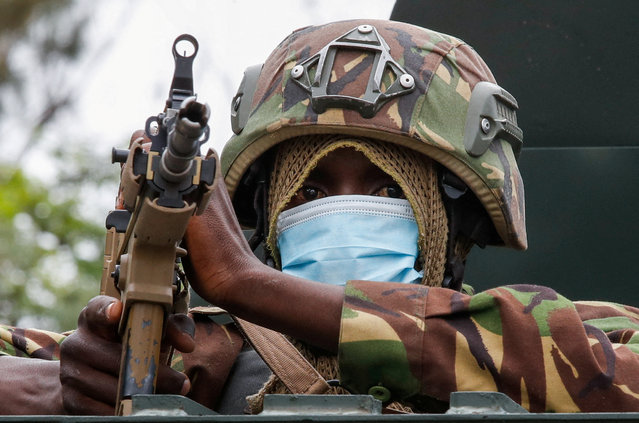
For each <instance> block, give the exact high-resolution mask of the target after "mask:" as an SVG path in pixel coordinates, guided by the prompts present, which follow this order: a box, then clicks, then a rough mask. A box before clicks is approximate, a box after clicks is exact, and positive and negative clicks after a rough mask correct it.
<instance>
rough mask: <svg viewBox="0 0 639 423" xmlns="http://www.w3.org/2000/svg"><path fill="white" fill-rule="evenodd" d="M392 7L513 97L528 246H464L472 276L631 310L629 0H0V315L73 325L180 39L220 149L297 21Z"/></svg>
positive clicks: (634, 33) (16, 321)
mask: <svg viewBox="0 0 639 423" xmlns="http://www.w3.org/2000/svg"><path fill="white" fill-rule="evenodd" d="M389 17H392V18H393V19H396V20H402V21H406V22H410V23H414V24H418V25H421V26H425V27H428V28H431V29H435V30H438V31H442V32H447V33H451V34H454V35H456V36H458V37H460V38H462V39H464V40H466V41H468V42H469V43H470V44H471V45H473V46H474V47H475V48H476V49H477V50H478V52H479V53H480V54H481V55H482V57H483V58H484V59H485V60H486V62H487V63H488V64H489V66H490V67H491V69H492V70H493V72H494V73H495V76H496V78H497V80H498V81H499V83H500V84H501V85H502V86H503V87H505V88H506V89H507V90H508V91H510V92H511V93H512V94H513V95H514V96H515V97H516V98H517V99H518V101H519V104H520V107H521V109H522V110H521V112H520V113H519V116H518V117H519V123H520V126H521V127H522V128H523V130H524V134H525V135H524V151H523V153H522V156H521V160H520V165H521V170H522V174H523V177H524V182H525V184H526V202H527V219H528V232H529V242H530V249H529V251H527V252H526V253H521V252H514V251H506V250H504V249H500V248H489V249H486V250H485V251H484V250H479V251H474V252H473V253H472V254H471V257H470V259H469V264H468V272H467V280H468V281H469V282H470V283H471V284H472V285H474V286H476V287H477V288H479V289H484V288H487V287H490V286H495V285H502V284H507V283H540V284H546V285H550V286H552V287H554V288H556V289H557V290H558V291H559V292H561V293H564V294H565V295H566V296H568V297H570V298H575V299H577V298H579V299H605V300H612V301H618V302H625V303H630V304H633V305H639V294H635V291H636V290H634V289H633V288H634V285H635V281H636V279H637V277H636V275H637V274H638V273H639V260H637V259H636V258H635V256H636V254H637V248H636V247H635V245H636V242H637V241H636V236H637V234H639V227H638V224H637V217H636V212H635V210H636V209H637V206H639V200H638V198H639V184H638V182H639V171H638V169H639V167H638V166H637V163H638V161H639V136H638V135H637V133H638V131H639V119H637V117H636V114H637V111H638V110H637V109H638V107H637V106H636V102H637V98H638V97H639V78H638V77H637V75H639V55H637V54H636V45H635V43H636V41H637V40H639V29H638V28H639V26H637V25H636V23H637V22H639V6H637V5H636V2H634V1H623V0H617V1H616V2H613V3H610V4H606V5H603V4H602V2H600V1H594V0H564V1H562V2H555V1H554V0H553V1H550V0H540V1H535V2H532V1H521V2H512V1H508V0H482V1H470V0H447V1H446V2H442V1H439V0H438V1H431V0H421V1H414V0H397V2H396V1H395V0H349V1H347V2H346V1H343V0H322V1H314V0H269V1H268V2H266V1H251V0H227V1H204V0H202V1H196V0H181V1H180V2H179V5H178V2H175V1H168V0H153V1H152V0H138V1H126V0H111V1H107V0H92V1H88V0H86V1H81V0H0V148H1V153H0V323H7V324H13V325H19V326H23V327H29V326H36V327H40V328H44V329H50V330H56V331H59V330H67V329H71V328H74V327H75V321H76V318H77V314H78V312H79V311H80V309H81V308H82V307H83V306H84V304H85V303H86V301H87V300H88V299H89V298H90V297H92V296H93V295H95V294H96V293H97V292H98V288H99V279H100V272H101V266H102V263H101V260H102V250H103V243H104V239H103V237H104V229H103V227H104V226H103V223H104V218H105V216H106V213H107V212H108V211H109V210H110V209H111V208H112V207H113V200H114V196H115V193H116V190H117V183H118V180H117V178H118V168H117V167H116V166H115V165H112V164H111V163H110V151H111V148H112V147H114V146H117V147H126V146H127V145H128V139H129V136H130V134H131V132H132V131H133V130H134V129H137V128H141V127H142V126H143V124H144V122H145V120H146V118H147V117H148V116H150V115H155V114H157V113H159V112H160V111H161V110H162V108H163V104H164V100H165V99H166V96H167V94H168V89H169V85H170V82H171V77H172V73H173V57H172V55H171V46H172V42H173V40H174V38H175V37H176V36H177V35H179V34H182V33H190V34H193V35H194V36H196V38H197V39H198V41H199V44H200V51H199V53H198V56H197V59H196V60H195V65H194V77H195V90H196V92H197V93H198V95H199V99H200V100H201V101H206V102H208V103H209V104H210V106H211V108H212V119H211V122H210V123H211V129H212V136H211V140H210V141H209V144H208V146H212V147H214V148H215V149H216V150H218V151H221V148H222V146H223V144H224V142H225V141H226V140H227V139H228V138H229V137H230V134H231V129H230V125H229V102H230V99H231V98H232V96H233V94H234V93H235V91H236V88H237V86H238V85H239V82H240V80H241V78H242V73H243V71H244V69H245V68H246V67H248V66H250V65H253V64H256V63H261V62H263V61H264V60H265V58H266V56H267V55H268V53H269V52H270V51H271V50H272V49H273V48H274V47H275V45H277V43H278V42H279V41H281V40H282V39H283V38H284V37H285V36H286V35H288V34H289V33H290V32H291V31H292V30H294V29H296V28H299V27H303V26H306V25H309V24H319V23H324V22H328V21H334V20H341V19H350V18H389Z"/></svg>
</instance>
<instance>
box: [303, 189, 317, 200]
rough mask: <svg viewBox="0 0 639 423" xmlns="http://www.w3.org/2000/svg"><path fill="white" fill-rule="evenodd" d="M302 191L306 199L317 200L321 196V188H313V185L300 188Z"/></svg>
mask: <svg viewBox="0 0 639 423" xmlns="http://www.w3.org/2000/svg"><path fill="white" fill-rule="evenodd" d="M300 193H301V195H302V197H303V198H304V200H306V201H313V200H316V199H317V198H319V196H320V194H321V192H320V190H318V189H317V188H313V187H302V188H301V189H300Z"/></svg>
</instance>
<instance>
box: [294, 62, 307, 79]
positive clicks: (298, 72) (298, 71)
mask: <svg viewBox="0 0 639 423" xmlns="http://www.w3.org/2000/svg"><path fill="white" fill-rule="evenodd" d="M302 74H304V66H302V65H297V66H295V67H294V68H293V69H292V70H291V76H292V77H293V78H295V79H299V77H300V76H302Z"/></svg>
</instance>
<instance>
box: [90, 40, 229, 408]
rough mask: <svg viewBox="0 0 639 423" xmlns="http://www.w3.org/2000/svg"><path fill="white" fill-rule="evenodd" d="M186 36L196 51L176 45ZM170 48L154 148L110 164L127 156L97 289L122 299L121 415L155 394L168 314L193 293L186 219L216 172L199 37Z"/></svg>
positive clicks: (151, 121) (132, 151)
mask: <svg viewBox="0 0 639 423" xmlns="http://www.w3.org/2000/svg"><path fill="white" fill-rule="evenodd" d="M184 43H188V44H190V45H191V46H190V48H192V50H193V52H192V54H190V55H188V54H187V51H186V50H185V51H184V54H180V53H179V52H178V50H177V49H178V44H180V45H183V44H184ZM187 47H189V46H188V45H187ZM172 50H173V57H174V59H175V71H174V74H173V81H172V84H171V89H170V91H169V98H168V99H167V101H166V106H165V108H164V111H163V112H162V113H160V114H158V115H157V116H151V117H149V118H148V119H147V121H146V124H145V133H146V136H147V137H148V138H149V139H150V140H151V146H150V148H149V149H148V151H147V147H148V144H147V145H142V143H141V142H140V141H139V140H135V141H133V142H132V143H131V145H130V147H129V149H128V150H121V149H116V148H114V149H113V153H112V162H113V163H116V162H119V163H123V166H122V170H121V177H120V192H119V196H118V197H119V199H121V200H122V201H121V203H122V207H123V208H122V209H119V210H114V211H112V212H110V213H109V215H108V216H107V219H106V227H107V235H106V243H105V254H104V266H103V271H102V281H101V288H100V293H101V294H103V295H111V296H114V297H116V298H120V299H121V300H122V302H123V312H122V319H121V321H120V326H119V333H120V335H121V337H122V360H121V367H120V375H119V383H118V396H117V399H116V401H117V402H116V412H117V414H118V415H128V414H130V412H131V397H132V396H133V395H136V394H153V393H155V386H156V380H157V372H158V368H159V360H160V345H161V341H162V334H163V331H164V322H165V317H166V316H167V314H168V313H171V312H175V311H176V310H175V308H174V303H176V302H178V299H179V298H182V299H184V298H185V296H186V295H187V294H188V289H187V287H186V280H185V279H184V277H183V276H182V275H183V272H181V270H180V257H182V256H184V255H186V251H185V250H184V249H183V248H180V246H179V244H180V242H181V240H182V238H183V237H184V232H185V231H186V227H187V224H188V222H189V219H190V218H191V217H192V216H193V215H194V214H195V213H197V214H201V213H202V212H203V211H204V209H205V208H206V204H207V202H208V199H209V197H210V194H211V189H212V186H213V180H214V176H215V166H216V163H215V159H214V157H213V153H212V152H211V151H209V154H207V156H206V157H202V156H201V155H200V147H201V145H202V144H203V143H205V142H206V141H207V140H208V137H209V126H208V119H209V115H210V109H209V106H208V105H207V104H201V103H198V102H197V101H196V96H195V94H194V92H193V72H192V66H193V59H194V58H195V56H196V54H197V51H198V43H197V40H196V39H195V38H194V37H193V36H191V35H188V34H183V35H180V36H179V37H177V38H176V39H175V41H174V43H173V49H172ZM182 305H183V308H186V306H187V305H188V304H186V302H185V301H183V304H182ZM180 311H185V310H180Z"/></svg>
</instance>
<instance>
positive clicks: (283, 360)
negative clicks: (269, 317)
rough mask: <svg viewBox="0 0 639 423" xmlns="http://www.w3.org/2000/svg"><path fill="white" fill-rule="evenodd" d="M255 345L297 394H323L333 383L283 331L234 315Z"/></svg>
mask: <svg viewBox="0 0 639 423" xmlns="http://www.w3.org/2000/svg"><path fill="white" fill-rule="evenodd" d="M233 320H235V323H237V325H238V327H239V328H240V329H241V330H242V332H243V333H244V335H245V336H246V338H247V339H248V341H249V342H250V343H251V345H253V348H254V349H255V351H257V353H258V354H259V355H260V357H262V360H264V362H265V363H266V364H267V365H268V366H269V367H270V368H271V370H272V371H273V373H275V375H276V376H277V377H278V378H279V379H280V380H281V381H282V383H284V385H285V386H286V387H287V388H288V389H289V390H290V391H291V393H293V394H323V393H326V392H327V391H328V390H329V389H330V386H329V385H328V383H326V380H324V378H323V377H322V375H320V374H319V373H318V371H317V370H316V369H315V368H314V367H313V366H312V365H311V364H310V363H309V362H308V361H307V360H306V359H305V358H304V357H303V356H302V354H300V352H299V351H298V350H297V348H295V346H294V345H293V344H291V342H290V341H289V340H288V339H286V337H285V336H284V335H282V334H281V333H279V332H275V331H273V330H270V329H267V328H264V327H262V326H258V325H255V324H253V323H250V322H247V321H246V320H242V319H240V318H238V317H236V316H233Z"/></svg>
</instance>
